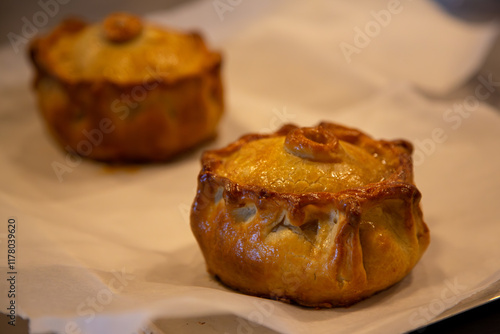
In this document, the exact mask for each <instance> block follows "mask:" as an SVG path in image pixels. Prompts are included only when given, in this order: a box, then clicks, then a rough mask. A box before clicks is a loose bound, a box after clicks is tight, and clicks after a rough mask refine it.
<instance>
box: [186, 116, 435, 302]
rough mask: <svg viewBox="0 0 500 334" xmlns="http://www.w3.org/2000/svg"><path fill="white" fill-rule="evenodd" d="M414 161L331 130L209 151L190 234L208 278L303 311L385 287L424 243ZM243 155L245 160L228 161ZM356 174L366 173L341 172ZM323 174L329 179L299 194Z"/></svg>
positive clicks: (397, 150)
mask: <svg viewBox="0 0 500 334" xmlns="http://www.w3.org/2000/svg"><path fill="white" fill-rule="evenodd" d="M263 152H266V154H263ZM411 152H412V146H411V144H410V143H408V142H406V141H403V140H399V141H383V140H380V141H377V140H374V139H372V138H371V137H369V136H367V135H365V134H363V133H361V132H360V131H358V130H355V129H350V128H347V127H343V126H340V125H336V124H332V123H321V124H319V125H318V126H317V127H314V128H298V127H296V126H294V125H286V126H284V127H283V128H281V129H280V130H279V131H277V132H276V133H274V134H270V135H257V134H254V135H247V136H244V137H242V138H241V139H239V140H238V141H236V142H234V143H232V144H230V145H229V146H227V147H225V148H223V149H220V150H212V151H207V152H206V153H205V154H204V155H203V157H202V170H201V172H200V175H199V181H198V191H197V195H196V198H195V200H194V203H193V207H192V212H191V227H192V230H193V233H194V235H195V237H196V240H197V241H198V243H199V246H200V248H201V250H202V253H203V255H204V257H205V260H206V263H207V268H208V271H209V272H210V273H211V274H213V275H215V276H217V277H218V278H219V279H220V280H221V281H222V282H223V283H224V284H226V285H228V286H230V287H232V288H234V289H236V290H239V291H241V292H243V293H246V294H251V295H256V296H262V297H268V298H272V299H278V300H283V301H292V302H295V303H298V304H300V305H304V306H310V307H334V306H347V305H351V304H353V303H355V302H357V301H359V300H362V299H364V298H366V297H369V296H371V295H373V294H374V293H376V292H378V291H381V290H383V289H386V288H388V287H390V286H391V285H393V284H395V283H396V282H398V281H400V280H401V279H402V278H404V277H405V276H406V275H407V274H408V273H409V272H410V270H411V269H412V268H413V267H414V266H415V264H416V263H417V262H418V260H419V259H420V257H421V256H422V254H423V252H424V251H425V249H426V248H427V246H428V244H429V241H430V237H429V230H428V228H427V226H426V224H425V223H424V221H423V218H422V211H421V209H420V206H419V205H420V204H419V203H420V198H421V194H420V192H419V191H418V189H417V188H416V187H415V185H414V182H413V171H412V162H411ZM252 157H253V158H252ZM240 158H241V159H243V158H244V159H245V161H248V160H252V159H254V161H250V162H249V163H248V164H247V165H245V162H243V165H242V164H241V163H240V165H235V164H233V162H234V161H236V162H240V160H239V159H240ZM354 158H356V159H357V160H356V159H355V160H352V159H354ZM372 158H373V159H372ZM275 160H277V161H275ZM241 161H243V160H241ZM252 164H253V166H254V167H255V168H251V167H250V166H251V165H252ZM344 165H345V166H349V168H343V167H342V166H344ZM235 166H236V167H235ZM238 166H240V167H238ZM262 166H265V168H266V169H262V170H260V171H259V168H262ZM339 166H340V167H339ZM292 167H293V168H292ZM299 167H300V168H299ZM365 167H366V168H367V170H368V169H369V170H371V171H375V172H373V173H371V174H370V172H366V173H365V174H366V175H351V174H349V173H351V171H352V170H357V169H358V168H360V170H361V171H363V170H364V169H363V168H365ZM323 168H326V169H323ZM328 168H330V169H328ZM256 170H257V171H256ZM323 170H326V171H331V173H332V176H330V175H327V177H325V178H323V179H321V180H322V181H321V182H319V183H318V184H316V183H314V182H306V184H308V185H306V186H305V188H304V187H303V186H304V184H302V183H301V180H307V178H308V177H310V176H311V175H314V174H315V173H316V172H318V171H319V172H320V174H321V172H322V171H323ZM338 170H340V172H337V171H338ZM269 174H272V175H273V176H272V178H268V176H269ZM333 174H334V175H333ZM325 175H326V174H325ZM315 178H316V176H314V179H315ZM281 181H282V182H281ZM352 184H354V185H357V186H350V185H352ZM318 187H323V189H320V188H318Z"/></svg>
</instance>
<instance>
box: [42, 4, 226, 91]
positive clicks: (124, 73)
mask: <svg viewBox="0 0 500 334" xmlns="http://www.w3.org/2000/svg"><path fill="white" fill-rule="evenodd" d="M45 42H46V43H47V44H46V45H47V48H44V49H45V54H44V63H45V64H46V66H49V67H50V68H51V70H53V71H55V72H56V74H57V75H58V76H59V77H62V78H65V79H67V80H96V79H106V80H108V81H111V82H115V83H129V82H143V81H147V80H149V79H151V78H153V79H158V78H159V77H161V78H163V79H166V80H169V79H172V80H175V79H176V78H179V77H184V76H189V75H191V74H196V73H198V72H200V71H202V70H204V69H205V68H206V67H208V66H210V64H212V63H213V62H214V58H217V57H218V54H215V53H211V52H210V51H208V50H207V48H206V46H205V44H204V42H203V40H202V38H201V37H200V36H199V35H198V34H196V33H192V34H186V33H181V32H177V31H174V30H171V29H169V30H167V29H161V28H159V27H156V26H153V25H143V23H142V22H141V21H140V19H139V18H137V17H135V16H132V15H129V14H122V13H116V14H111V15H110V16H108V17H107V18H106V19H105V20H104V21H103V22H102V23H97V24H93V25H88V24H86V23H84V22H81V21H77V20H69V21H67V22H66V23H64V24H63V25H62V26H61V27H59V29H58V30H56V31H55V32H54V33H53V34H52V36H49V38H47V39H46V41H45Z"/></svg>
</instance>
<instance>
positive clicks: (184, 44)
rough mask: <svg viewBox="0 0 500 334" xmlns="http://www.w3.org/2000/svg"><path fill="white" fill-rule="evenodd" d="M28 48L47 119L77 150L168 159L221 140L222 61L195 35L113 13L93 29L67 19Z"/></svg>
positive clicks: (112, 157)
mask: <svg viewBox="0 0 500 334" xmlns="http://www.w3.org/2000/svg"><path fill="white" fill-rule="evenodd" d="M29 51H30V55H31V60H32V63H33V65H34V67H35V70H36V75H35V79H34V87H35V90H36V93H37V97H38V104H39V109H40V111H41V114H42V116H43V118H44V120H45V123H46V124H47V126H48V128H49V129H50V131H51V133H52V134H53V136H54V137H55V139H56V140H57V142H59V143H60V144H61V146H62V147H64V148H65V149H66V150H68V151H70V152H72V153H78V154H80V155H83V156H86V157H88V158H91V159H95V160H101V161H108V162H150V161H164V160H168V159H171V158H172V157H174V156H176V155H177V154H179V153H181V152H184V151H186V150H188V149H190V148H192V147H194V146H196V145H198V144H200V143H202V142H204V141H206V140H209V139H211V138H213V137H214V136H215V135H216V131H217V125H218V122H219V119H220V117H221V115H222V113H223V109H224V101H223V87H222V80H221V63H222V56H221V54H220V53H218V52H214V51H210V50H209V49H208V48H207V46H206V45H205V43H204V41H203V38H202V37H201V35H200V34H198V33H183V32H178V31H175V30H172V29H165V28H160V27H157V26H154V25H151V24H144V23H142V22H141V20H140V19H139V18H137V17H135V16H132V15H129V14H124V13H115V14H112V15H110V16H109V17H107V18H106V19H105V20H104V22H102V23H97V24H87V23H86V22H84V21H81V20H79V19H68V20H66V21H64V22H62V23H61V24H60V25H59V26H58V27H56V28H55V29H54V30H53V31H52V32H50V33H49V34H47V35H45V36H41V37H38V38H36V39H34V40H33V42H32V43H31V45H30V50H29ZM103 120H104V121H103ZM103 122H105V124H106V127H104V128H103ZM99 131H100V134H98V133H97V132H99ZM89 133H90V135H89ZM92 135H93V136H94V137H92ZM89 137H90V138H89ZM85 142H87V143H90V144H91V147H90V148H89V147H88V146H89V145H88V144H87V146H86V147H84V146H85V145H84V143H85ZM84 148H85V149H84Z"/></svg>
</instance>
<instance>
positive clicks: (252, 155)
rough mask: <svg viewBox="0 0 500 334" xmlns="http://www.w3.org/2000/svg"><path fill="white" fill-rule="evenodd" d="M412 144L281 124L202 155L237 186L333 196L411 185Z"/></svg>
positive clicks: (339, 129)
mask: <svg viewBox="0 0 500 334" xmlns="http://www.w3.org/2000/svg"><path fill="white" fill-rule="evenodd" d="M411 151H412V147H411V144H410V143H408V142H405V141H402V140H399V141H383V140H380V141H378V140H374V139H372V138H371V137H369V136H367V135H365V134H363V133H361V132H360V131H358V130H355V129H349V128H345V127H342V126H340V125H336V124H332V123H326V122H324V123H321V124H319V125H318V126H316V127H310V128H298V127H296V126H294V125H287V126H284V127H283V128H282V129H281V130H279V131H278V132H276V133H275V134H272V135H253V136H250V137H249V136H247V137H243V138H242V139H240V141H238V142H236V144H235V145H233V146H230V147H228V148H226V149H223V150H219V151H211V152H207V153H206V154H205V158H204V161H205V162H207V165H206V167H207V168H208V169H210V170H213V172H214V173H215V174H217V175H219V176H222V177H226V178H228V179H230V180H231V181H234V182H236V183H238V184H241V185H249V186H257V187H261V188H265V189H266V190H270V191H274V192H281V193H311V192H330V193H335V192H339V191H343V190H347V189H353V188H359V187H364V186H366V185H369V184H375V183H380V182H384V181H403V182H409V183H412V182H413V175H412V172H411Z"/></svg>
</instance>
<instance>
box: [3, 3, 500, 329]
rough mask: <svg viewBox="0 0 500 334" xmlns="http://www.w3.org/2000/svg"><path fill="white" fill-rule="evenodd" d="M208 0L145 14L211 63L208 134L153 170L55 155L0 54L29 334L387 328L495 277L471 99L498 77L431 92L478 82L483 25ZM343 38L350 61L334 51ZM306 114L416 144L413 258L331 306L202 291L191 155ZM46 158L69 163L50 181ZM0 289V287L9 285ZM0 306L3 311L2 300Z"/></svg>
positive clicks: (422, 10)
mask: <svg viewBox="0 0 500 334" xmlns="http://www.w3.org/2000/svg"><path fill="white" fill-rule="evenodd" d="M216 3H217V2H215V1H199V2H195V3H194V4H190V5H187V6H184V7H182V8H180V9H176V10H175V11H171V12H167V13H152V14H151V15H150V16H149V17H148V19H150V20H152V21H155V22H158V23H162V24H168V25H173V26H176V27H180V28H185V29H188V28H189V29H191V28H196V29H199V30H201V31H202V32H203V33H204V34H205V36H206V37H207V39H208V40H209V41H210V42H211V43H212V44H213V45H215V46H217V47H218V48H220V49H221V50H222V51H223V52H224V56H225V65H224V75H225V84H226V98H227V105H228V107H227V112H226V114H225V116H224V119H223V121H222V123H221V125H220V134H219V137H218V138H217V140H216V141H214V142H212V143H210V144H209V145H208V146H205V147H204V148H200V149H199V150H197V151H196V152H193V153H192V154H190V155H188V156H186V157H183V158H182V159H180V160H177V161H175V162H172V163H168V164H161V165H153V166H144V167H141V168H130V169H110V168H108V167H106V166H105V165H102V164H97V163H94V162H90V161H85V160H82V161H79V160H76V161H75V160H67V159H69V158H68V157H67V156H66V155H65V154H64V152H62V151H61V150H60V149H59V148H58V147H57V146H56V145H55V144H54V142H53V141H52V140H51V138H50V137H49V136H48V134H47V132H46V130H45V128H44V127H43V124H42V122H41V120H40V118H39V116H38V114H37V110H36V103H35V100H34V96H33V92H32V91H31V86H30V80H31V75H32V73H31V69H30V67H29V66H28V63H27V60H26V57H24V56H22V55H16V54H15V53H14V52H13V50H12V49H11V48H10V47H9V46H5V47H3V48H2V49H1V50H0V66H1V67H2V76H1V77H0V144H1V146H0V156H1V159H0V171H1V173H0V179H1V188H0V213H1V219H2V220H3V222H6V221H7V219H8V217H12V216H13V217H15V218H16V221H17V231H16V238H17V255H18V256H17V271H18V282H17V289H18V292H19V293H18V295H17V296H16V303H17V306H18V309H17V310H18V315H20V316H23V317H26V318H28V319H29V320H30V328H31V331H32V332H33V333H43V332H57V333H110V334H112V333H134V332H137V331H138V330H139V328H141V327H142V326H144V325H145V324H147V323H148V322H150V321H153V320H154V319H160V318H167V319H168V318H183V317H186V318H193V317H196V316H202V315H217V314H229V315H235V316H238V317H239V318H241V319H244V321H247V323H245V324H246V325H245V326H243V327H242V324H241V323H238V325H237V326H236V325H235V326H233V327H231V328H229V329H227V332H242V331H243V330H247V331H248V330H249V329H253V328H254V327H253V326H254V324H260V325H262V326H265V327H268V328H270V329H273V330H275V331H278V332H287V333H306V332H307V333H309V332H314V333H331V332H332V329H335V332H340V333H353V332H361V333H362V332H366V333H373V332H384V333H398V332H403V331H408V330H411V329H415V328H417V327H419V326H424V325H426V324H427V323H429V322H431V321H432V320H433V319H434V318H435V317H438V316H439V315H440V314H441V313H442V312H444V311H446V310H447V309H449V308H451V307H453V306H454V305H456V304H457V303H459V302H460V301H461V300H463V299H465V298H468V297H470V296H473V295H475V294H476V293H478V292H480V291H482V290H484V289H486V288H488V287H491V286H492V284H494V283H495V282H497V281H498V280H499V279H500V272H499V269H500V258H499V257H498V254H500V243H499V242H498V237H499V235H500V224H498V215H497V212H496V209H497V206H498V199H499V198H500V177H499V175H498V171H499V170H500V156H499V154H498V152H499V148H500V131H499V130H500V112H499V111H498V110H495V109H494V108H492V107H490V106H489V105H487V104H486V103H485V102H484V101H485V100H487V96H486V95H488V94H489V95H491V94H493V93H494V91H496V89H497V86H498V83H497V78H496V77H495V76H494V73H492V74H491V75H490V76H488V75H486V76H485V75H483V76H481V77H478V78H474V80H475V82H477V87H479V88H477V89H476V90H475V93H474V94H472V95H469V96H466V97H464V98H460V99H458V100H452V101H450V100H446V101H445V100H440V99H439V97H440V96H443V94H446V93H448V92H450V91H453V89H455V88H456V87H460V86H462V85H463V84H464V83H465V82H466V81H467V80H469V79H470V78H473V77H474V76H475V73H476V71H477V69H478V68H479V67H480V65H481V62H482V61H483V59H484V58H485V56H486V55H487V54H488V51H489V48H490V46H491V43H492V41H493V39H494V37H495V36H496V33H497V29H496V26H495V25H493V24H490V23H482V24H478V23H475V24H470V23H465V22H461V21H458V20H456V19H454V18H452V17H449V16H448V15H447V14H445V13H443V12H442V11H441V10H440V9H439V8H438V7H437V6H436V5H435V4H433V3H432V2H429V1H398V2H394V1H357V2H352V1H351V2H345V1H310V2H307V3H306V2H300V1H288V2H278V3H275V4H274V5H273V6H269V5H267V4H266V3H265V2H264V1H255V2H251V3H250V2H244V1H242V2H238V3H237V2H233V4H232V5H230V7H231V10H229V9H227V10H225V11H221V9H220V8H219V9H217V8H216V7H215V4H216ZM396 3H398V4H399V5H398V6H395V4H396ZM228 6H229V5H228ZM224 8H227V7H224ZM384 13H385V14H386V13H390V16H388V15H386V16H385V19H384V16H383V15H384ZM423 18H425V20H424V19H423ZM373 22H375V23H373ZM377 24H378V27H379V28H377ZM370 29H372V30H370ZM360 31H361V33H360ZM363 34H365V35H366V36H368V37H369V42H368V41H367V40H368V39H365V40H364V43H362V41H363V37H360V36H362V35H363ZM347 45H350V46H351V47H353V48H355V49H356V50H357V51H356V52H354V53H350V54H348V53H346V52H345V50H346V49H345V48H346V47H347V48H349V46H347ZM349 50H354V49H352V48H351V49H349ZM347 55H348V56H347ZM498 80H499V81H500V78H498ZM489 95H488V96H489ZM429 96H434V98H432V99H430V98H429ZM320 120H329V121H334V122H339V123H343V124H345V125H349V126H354V127H357V128H360V129H362V130H364V131H365V132H367V133H370V134H372V135H373V136H374V137H376V138H386V139H394V138H406V139H409V140H411V141H413V143H414V144H415V156H414V157H415V164H416V166H415V172H416V182H417V186H418V187H419V189H420V190H421V192H422V194H423V201H422V204H423V210H424V217H425V219H426V222H427V223H428V225H429V228H430V230H431V245H430V247H429V249H428V251H427V252H426V254H425V255H424V256H423V258H422V260H421V262H420V263H419V264H418V265H417V266H416V267H415V268H414V270H413V271H412V272H411V274H410V275H409V276H408V277H406V278H405V279H404V280H403V281H402V282H400V283H398V284H397V285H395V286H394V287H392V288H390V289H388V290H386V291H384V292H382V293H380V294H378V295H376V296H374V297H372V298H369V299H367V300H365V301H363V302H360V303H358V304H356V305H354V306H352V307H350V308H341V309H330V310H311V309H305V308H301V307H297V306H293V305H287V304H283V303H280V302H275V301H270V300H265V299H259V298H255V297H251V296H246V295H241V294H238V293H235V292H233V291H231V290H229V289H227V288H225V287H223V286H221V285H220V284H218V283H217V282H215V281H213V280H212V279H211V278H210V277H209V276H208V275H207V273H206V271H205V265H204V261H203V258H202V255H201V253H200V251H199V249H198V246H197V244H196V242H195V240H194V238H193V237H192V235H191V231H190V227H189V220H188V216H189V209H190V205H191V203H192V200H193V198H194V194H195V190H196V177H197V174H198V172H199V168H200V165H199V157H200V153H201V151H202V150H203V149H206V148H209V147H221V146H223V145H226V144H228V143H229V142H230V141H232V140H235V139H236V138H238V137H239V136H241V135H242V134H245V133H248V132H266V131H273V130H276V129H277V128H278V127H279V126H280V125H281V124H283V123H286V122H294V123H297V124H301V125H313V124H316V123H318V122H319V121H320ZM68 161H69V162H68ZM54 163H61V164H66V165H67V166H70V167H69V169H70V170H69V171H67V172H65V173H63V174H58V173H57V172H55V170H54ZM0 226H3V225H0ZM6 233H7V231H6V228H5V229H4V230H3V231H0V238H1V245H2V251H1V252H0V258H1V263H0V266H1V268H2V269H1V270H2V275H3V274H4V272H7V267H6V263H7V260H6V251H5V250H6V246H5V245H6ZM0 286H2V291H6V288H7V282H6V280H4V279H2V280H0ZM0 303H1V305H0V306H1V307H2V309H4V306H6V305H7V303H8V299H7V296H6V294H5V293H2V295H1V296H0ZM248 324H252V325H248Z"/></svg>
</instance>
